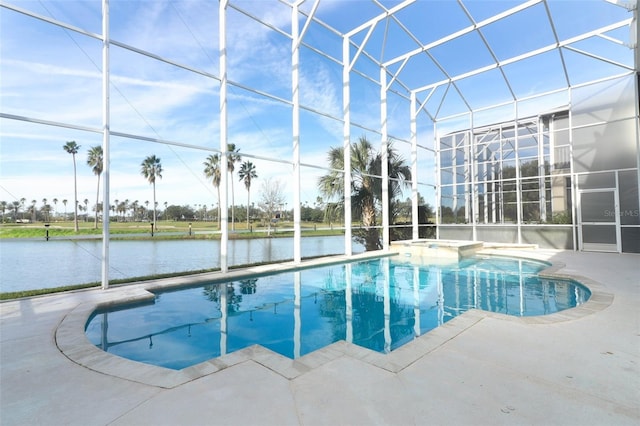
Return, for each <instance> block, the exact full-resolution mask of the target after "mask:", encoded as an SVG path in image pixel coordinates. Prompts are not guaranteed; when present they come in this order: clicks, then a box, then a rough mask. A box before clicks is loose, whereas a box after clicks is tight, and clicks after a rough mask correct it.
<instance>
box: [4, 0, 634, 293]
mask: <svg viewBox="0 0 640 426" xmlns="http://www.w3.org/2000/svg"><path fill="white" fill-rule="evenodd" d="M0 6H1V7H0V28H1V29H0V32H1V38H2V44H1V47H0V49H1V50H0V74H1V75H2V78H1V79H0V91H1V92H0V96H1V104H0V123H1V128H0V138H1V139H0V144H1V145H0V148H1V150H2V156H1V159H0V164H1V165H0V182H1V185H2V188H1V189H2V192H3V194H2V199H3V200H6V207H3V222H4V221H5V216H6V219H7V221H11V220H13V221H14V222H18V221H23V222H33V221H36V222H40V221H42V222H43V223H45V222H46V223H47V224H51V226H52V228H51V229H53V227H55V225H56V221H59V222H62V221H65V220H67V221H68V220H70V219H71V218H72V217H73V216H74V214H75V209H79V213H78V217H79V218H80V219H79V220H80V221H81V222H89V223H92V224H93V223H94V222H95V225H96V226H97V227H98V228H100V227H102V230H103V235H104V236H106V237H103V238H102V254H101V256H99V259H95V262H94V263H93V266H91V267H93V268H95V275H96V280H98V281H100V280H101V281H102V282H103V285H105V286H106V283H107V282H108V280H109V278H110V277H111V278H113V273H114V271H117V269H118V265H117V264H113V263H111V262H110V259H109V250H110V245H109V241H110V238H109V235H110V234H111V232H110V226H111V224H113V223H114V222H116V221H123V222H130V223H131V226H139V227H146V228H149V227H150V229H151V230H152V231H151V232H153V230H154V229H156V228H154V227H159V228H162V227H163V222H164V225H165V226H166V227H168V226H169V225H168V224H169V223H170V219H171V220H177V221H180V220H183V221H188V222H190V223H192V222H194V223H195V222H196V221H197V222H206V223H210V230H211V232H212V234H213V235H216V234H218V235H219V237H220V244H219V249H216V250H213V249H212V251H211V257H212V258H215V259H216V260H215V262H214V263H215V265H213V266H219V267H220V268H221V269H222V270H223V271H226V270H227V269H228V268H229V267H231V266H234V265H233V261H230V260H229V259H230V256H229V247H230V242H231V240H233V239H234V238H235V237H236V234H239V233H242V232H251V231H253V230H255V229H258V228H261V227H264V228H268V229H269V232H271V228H272V227H273V228H275V229H274V232H275V231H277V230H278V226H280V231H282V228H287V229H289V230H290V232H291V235H292V237H291V239H290V244H289V247H290V249H289V251H288V253H289V255H288V257H290V258H291V259H293V260H294V261H296V262H299V261H300V260H301V259H302V258H303V257H305V256H307V255H308V254H307V253H305V252H304V250H303V244H302V243H301V241H302V240H303V239H304V237H305V236H306V235H315V234H311V232H316V231H317V230H318V228H321V229H322V228H325V229H326V228H329V229H332V230H342V231H343V232H344V244H343V246H342V247H341V249H340V252H342V253H345V254H352V253H353V252H354V251H356V250H357V249H356V246H355V245H354V244H356V243H357V244H358V246H357V247H359V248H358V250H360V249H361V247H365V248H382V249H387V248H388V247H389V245H390V242H391V241H392V240H395V239H417V238H425V237H428V238H440V239H464V240H478V241H488V242H501V243H532V244H538V245H540V246H541V247H551V248H561V249H572V250H596V251H613V252H635V253H638V252H640V214H639V211H640V201H639V197H638V187H639V179H640V177H639V173H638V170H639V165H640V149H639V145H640V139H639V138H640V135H639V133H640V131H639V119H638V108H639V107H638V99H639V98H638V85H639V79H638V69H639V62H640V60H639V58H638V47H637V34H638V20H637V15H638V11H637V2H636V1H635V0H611V1H604V0H603V1H599V0H590V1H580V2H578V1H564V0H562V1H555V0H530V1H506V0H505V1H483V0H473V1H471V0H457V1H453V0H451V1H421V0H415V1H414V0H407V1H386V0H370V1H369V0H354V1H325V0H306V1H305V0H298V1H289V0H280V1H278V0H269V1H266V0H263V1H245V0H220V1H212V0H206V1H205V0H203V1H197V0H184V1H181V0H175V1H173V0H167V1H160V0H157V1H155V0H154V1H126V2H124V1H111V2H109V1H107V0H103V1H99V0H94V1H89V0H85V1H69V0H60V1H56V0H51V1H46V0H43V1H19V0H15V1H6V0H0ZM69 141H74V142H76V143H77V145H78V149H77V152H75V153H72V152H70V151H69V150H68V149H67V152H65V151H64V150H63V148H62V146H63V145H64V144H65V143H67V142H69ZM93 147H101V149H102V155H103V163H102V170H101V171H100V170H96V169H95V167H93V168H92V167H90V166H89V165H87V163H88V161H89V159H88V157H87V156H88V155H91V154H90V149H91V148H93ZM70 153H72V154H73V156H71V155H69V154H70ZM153 156H155V157H153ZM150 157H153V160H157V162H158V163H157V165H160V164H161V167H160V168H157V169H155V175H154V172H153V171H152V172H151V176H150V174H149V169H148V167H149V163H147V172H146V173H145V172H144V170H141V167H142V168H143V169H144V167H145V166H144V162H145V161H146V160H147V159H149V158H150ZM72 160H73V163H72ZM72 164H73V165H72ZM94 166H95V163H94ZM72 167H73V168H72ZM345 170H347V171H349V170H350V171H351V172H350V173H345V172H344V171H345ZM247 175H249V177H248V178H247ZM247 180H248V181H249V182H248V183H247ZM74 186H75V187H77V189H74ZM96 188H97V189H96ZM76 193H77V195H76ZM74 199H77V202H74ZM31 200H33V201H31ZM30 201H31V203H30ZM63 201H64V203H63ZM16 203H17V204H16ZM74 204H76V205H75V206H74ZM103 206H104V208H103ZM174 207H175V209H173V210H172V208H174ZM180 209H182V210H180ZM313 211H317V212H319V214H317V215H315V216H312V215H311V213H312V212H313ZM172 212H182V213H176V214H174V213H172ZM184 212H187V214H186V216H185V213H184ZM107 218H109V219H110V220H105V219H107ZM145 222H146V223H145ZM149 222H150V223H151V225H149ZM165 230H166V229H165ZM156 232H159V231H156ZM189 232H191V225H189ZM76 244H78V245H79V247H80V249H81V244H82V243H81V241H77V242H76ZM326 250H327V252H326V253H323V252H322V249H321V250H320V253H314V254H320V255H322V254H333V253H329V252H328V249H326ZM211 266H212V265H202V269H206V268H209V267H211Z"/></svg>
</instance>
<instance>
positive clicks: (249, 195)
mask: <svg viewBox="0 0 640 426" xmlns="http://www.w3.org/2000/svg"><path fill="white" fill-rule="evenodd" d="M250 204H251V191H249V189H247V231H248V230H249V205H250Z"/></svg>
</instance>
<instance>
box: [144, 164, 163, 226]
mask: <svg viewBox="0 0 640 426" xmlns="http://www.w3.org/2000/svg"><path fill="white" fill-rule="evenodd" d="M140 167H141V169H140V173H141V174H142V176H144V177H145V178H146V179H147V180H148V181H149V183H150V184H151V185H152V186H153V226H154V228H155V230H156V231H157V230H158V224H157V221H156V178H160V179H162V163H160V158H158V157H156V156H155V155H150V156H149V157H147V158H145V159H144V161H143V162H142V163H141V164H140Z"/></svg>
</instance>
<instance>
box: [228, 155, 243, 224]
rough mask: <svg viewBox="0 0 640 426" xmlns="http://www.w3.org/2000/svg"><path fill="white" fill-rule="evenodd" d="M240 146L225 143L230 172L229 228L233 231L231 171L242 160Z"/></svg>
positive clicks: (233, 203) (233, 213) (233, 214)
mask: <svg viewBox="0 0 640 426" xmlns="http://www.w3.org/2000/svg"><path fill="white" fill-rule="evenodd" d="M239 152H240V148H236V144H234V143H229V144H227V171H228V172H229V174H231V230H232V231H235V229H236V225H235V223H236V220H235V208H234V205H235V201H234V191H233V171H234V170H235V163H239V162H240V161H242V157H240V154H238V153H239Z"/></svg>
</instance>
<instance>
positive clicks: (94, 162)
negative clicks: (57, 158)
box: [87, 145, 104, 229]
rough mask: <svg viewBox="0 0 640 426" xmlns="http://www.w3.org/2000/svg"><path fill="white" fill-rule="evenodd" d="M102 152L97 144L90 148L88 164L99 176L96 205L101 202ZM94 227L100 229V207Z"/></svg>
mask: <svg viewBox="0 0 640 426" xmlns="http://www.w3.org/2000/svg"><path fill="white" fill-rule="evenodd" d="M103 157H104V156H103V154H102V146H100V145H96V146H92V147H91V149H89V154H88V155H87V165H88V166H89V167H91V170H92V171H93V174H94V175H96V176H98V189H97V190H96V206H97V205H98V203H99V202H100V175H101V174H102V170H103V164H104V158H103ZM93 229H98V209H97V207H96V217H95V223H94V226H93Z"/></svg>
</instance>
